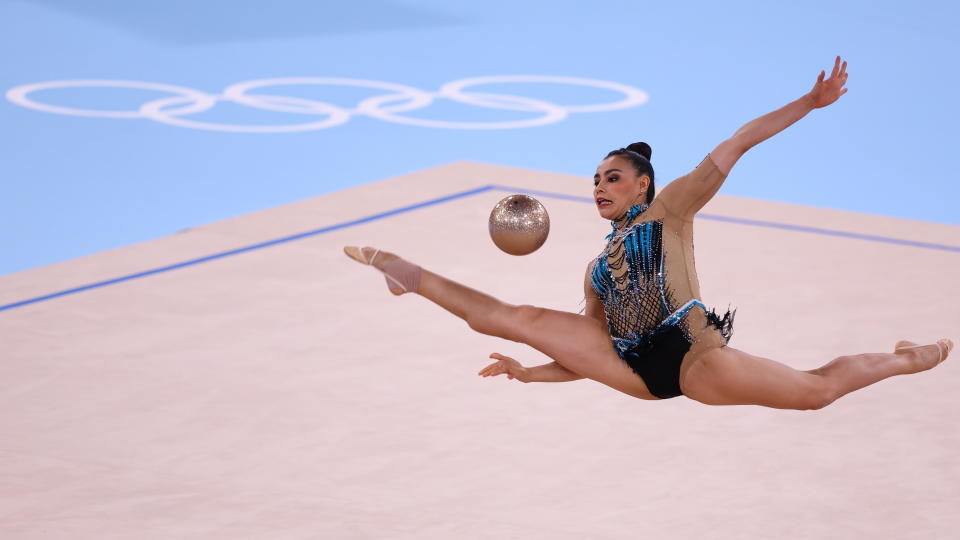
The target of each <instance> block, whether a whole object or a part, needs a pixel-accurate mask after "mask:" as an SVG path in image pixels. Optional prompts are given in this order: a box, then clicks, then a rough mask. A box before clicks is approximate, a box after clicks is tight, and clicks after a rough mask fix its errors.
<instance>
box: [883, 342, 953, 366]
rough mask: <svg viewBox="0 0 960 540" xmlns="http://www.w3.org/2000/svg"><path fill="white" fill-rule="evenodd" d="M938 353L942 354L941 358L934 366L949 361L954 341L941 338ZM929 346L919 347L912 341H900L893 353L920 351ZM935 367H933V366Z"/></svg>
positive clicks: (894, 347)
mask: <svg viewBox="0 0 960 540" xmlns="http://www.w3.org/2000/svg"><path fill="white" fill-rule="evenodd" d="M936 345H937V351H938V352H939V353H940V358H939V359H938V360H937V363H936V364H934V366H936V365H939V364H940V362H943V361H944V360H946V359H947V356H949V355H950V351H952V350H953V341H951V340H949V339H946V338H941V339H938V340H937V343H936ZM928 346H929V345H917V344H916V343H914V342H912V341H898V342H897V344H896V345H894V346H893V352H894V353H898V352H900V351H906V350H909V349H920V348H922V347H928ZM931 367H933V366H931Z"/></svg>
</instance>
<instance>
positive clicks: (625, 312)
mask: <svg viewBox="0 0 960 540" xmlns="http://www.w3.org/2000/svg"><path fill="white" fill-rule="evenodd" d="M724 179H725V175H724V174H723V173H722V172H720V170H719V169H717V166H716V164H715V163H714V162H713V160H712V159H711V158H710V156H709V155H708V156H707V157H706V158H704V160H703V161H702V162H701V163H700V165H698V166H697V168H696V169H694V170H693V171H692V172H690V173H689V174H687V175H686V176H683V177H681V178H678V179H676V180H674V181H673V182H671V183H670V184H669V185H667V186H666V187H665V188H664V189H663V190H662V191H661V193H660V194H659V195H658V196H657V197H656V198H655V199H654V200H653V202H652V203H651V204H650V205H635V206H633V207H632V208H630V210H629V211H628V212H627V214H626V215H625V216H623V217H621V218H619V219H617V220H614V221H613V222H612V225H613V232H612V233H610V235H609V236H607V240H608V242H607V246H606V248H604V250H603V251H602V252H601V253H600V255H599V256H598V257H597V258H596V259H595V260H594V261H593V263H591V268H590V270H589V272H588V275H589V278H590V280H591V284H592V287H593V291H594V292H595V293H596V295H597V298H598V299H599V300H600V302H601V303H602V304H603V310H604V313H605V315H606V318H607V325H608V328H609V330H610V336H611V338H612V339H613V346H614V349H615V350H616V352H617V354H618V355H619V356H620V358H621V359H623V360H624V361H625V362H626V363H627V364H628V365H629V366H630V367H631V368H632V369H633V371H634V372H635V373H637V375H639V376H640V377H641V378H643V380H644V382H645V383H646V385H647V388H648V389H649V390H650V392H651V393H652V394H653V395H655V396H657V397H660V398H670V397H675V396H679V395H681V394H682V393H683V392H682V390H681V389H680V368H681V365H682V364H683V361H684V359H685V358H691V359H692V358H693V357H694V356H696V355H698V354H700V353H702V352H704V351H706V350H709V349H712V348H716V347H722V346H724V345H725V344H726V343H727V341H728V340H729V338H730V333H731V329H732V323H733V315H732V314H731V313H729V312H727V314H726V315H724V317H723V318H720V317H718V316H717V315H716V314H715V313H714V312H713V311H707V310H706V308H705V306H704V305H703V303H702V302H701V301H700V284H699V281H698V280H697V272H696V268H695V267H694V260H693V216H694V215H695V214H696V213H697V211H698V210H699V209H700V208H702V207H703V205H704V204H706V203H707V201H709V200H710V198H711V197H713V195H714V194H715V193H716V192H717V190H718V189H720V185H721V184H722V183H723V180H724Z"/></svg>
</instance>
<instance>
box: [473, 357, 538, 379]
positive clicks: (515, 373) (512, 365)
mask: <svg viewBox="0 0 960 540" xmlns="http://www.w3.org/2000/svg"><path fill="white" fill-rule="evenodd" d="M490 358H494V359H496V360H497V361H496V362H494V363H492V364H490V365H489V366H487V367H485V368H483V369H481V370H480V373H477V375H480V376H481V377H493V376H496V375H503V374H506V375H507V378H508V379H517V380H518V381H523V382H526V381H525V380H524V379H526V375H527V368H525V367H523V366H522V365H520V362H517V361H516V360H514V359H513V358H510V357H507V356H504V355H502V354H500V353H493V354H491V355H490Z"/></svg>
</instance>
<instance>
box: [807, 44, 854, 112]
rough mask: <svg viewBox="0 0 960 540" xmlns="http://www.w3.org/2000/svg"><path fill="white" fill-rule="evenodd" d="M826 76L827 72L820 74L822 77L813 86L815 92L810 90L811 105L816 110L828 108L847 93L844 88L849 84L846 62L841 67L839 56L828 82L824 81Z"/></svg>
mask: <svg viewBox="0 0 960 540" xmlns="http://www.w3.org/2000/svg"><path fill="white" fill-rule="evenodd" d="M825 74H826V71H821V72H820V76H819V77H817V82H816V83H815V84H814V85H813V90H810V93H809V94H808V95H809V96H810V103H811V105H812V106H813V108H814V109H819V108H821V107H826V106H827V105H830V104H831V103H833V102H834V101H836V100H838V99H840V96H842V95H844V94H846V93H847V89H846V88H844V87H843V85H845V84H847V62H846V61H844V62H843V65H840V57H839V56H838V57H837V60H836V62H834V63H833V71H832V72H830V78H829V79H827V80H826V81H824V80H823V76H824V75H825Z"/></svg>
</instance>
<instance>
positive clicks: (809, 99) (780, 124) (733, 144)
mask: <svg viewBox="0 0 960 540" xmlns="http://www.w3.org/2000/svg"><path fill="white" fill-rule="evenodd" d="M825 74H826V72H825V71H821V72H820V76H819V77H817V82H816V83H815V84H814V85H813V89H812V90H810V92H808V93H807V94H806V95H804V96H803V97H801V98H800V99H798V100H796V101H794V102H792V103H788V104H787V105H784V106H783V107H781V108H779V109H777V110H775V111H773V112H771V113H768V114H765V115H763V116H761V117H760V118H757V119H755V120H752V121H751V122H749V123H747V124H746V125H744V126H743V127H741V128H740V129H738V130H737V132H736V133H734V134H733V136H732V137H730V138H729V139H727V140H725V141H723V142H722V143H720V144H719V145H718V146H717V147H716V148H715V149H714V150H713V152H710V157H711V158H712V159H713V162H714V163H715V164H716V165H717V168H718V169H720V172H721V173H723V175H724V176H726V175H727V174H729V173H730V169H732V168H733V165H734V164H735V163H736V162H737V160H738V159H740V156H742V155H743V154H745V153H746V152H747V150H749V149H751V148H753V147H754V146H756V145H758V144H760V143H761V142H763V141H765V140H767V139H769V138H770V137H773V136H774V135H776V134H777V133H780V132H781V131H783V130H784V129H786V128H787V127H788V126H790V125H792V124H793V123H794V122H796V121H797V120H800V119H801V118H803V117H804V116H806V115H807V113H808V112H810V111H812V110H813V109H819V108H821V107H826V106H827V105H830V104H832V103H834V102H835V101H837V100H838V99H840V96H842V95H843V94H846V93H847V89H846V88H844V87H843V86H844V85H845V84H846V83H847V63H846V62H845V61H844V62H843V64H841V63H840V57H839V56H838V57H837V60H836V61H835V62H834V64H833V71H832V72H831V73H830V78H829V79H827V80H823V77H824V75H825Z"/></svg>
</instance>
